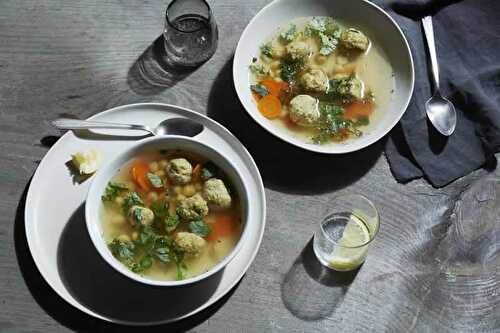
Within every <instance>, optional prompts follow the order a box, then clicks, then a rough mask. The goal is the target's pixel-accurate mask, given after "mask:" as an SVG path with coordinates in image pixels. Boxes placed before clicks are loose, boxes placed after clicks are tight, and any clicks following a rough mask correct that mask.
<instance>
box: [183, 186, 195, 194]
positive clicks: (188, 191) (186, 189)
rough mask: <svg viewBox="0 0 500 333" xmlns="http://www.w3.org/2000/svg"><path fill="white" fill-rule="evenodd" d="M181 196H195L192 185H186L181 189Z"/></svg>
mask: <svg viewBox="0 0 500 333" xmlns="http://www.w3.org/2000/svg"><path fill="white" fill-rule="evenodd" d="M182 194H184V195H185V196H186V197H192V196H193V195H195V194H196V188H195V187H194V185H192V184H187V185H185V186H184V188H183V189H182Z"/></svg>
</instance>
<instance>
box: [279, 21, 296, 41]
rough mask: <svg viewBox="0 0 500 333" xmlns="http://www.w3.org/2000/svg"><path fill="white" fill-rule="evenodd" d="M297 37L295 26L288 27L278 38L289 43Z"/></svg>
mask: <svg viewBox="0 0 500 333" xmlns="http://www.w3.org/2000/svg"><path fill="white" fill-rule="evenodd" d="M295 37H297V26H296V25H295V24H292V25H290V28H288V30H286V31H283V32H282V33H281V34H280V38H281V40H282V41H283V42H285V43H289V42H291V41H292V40H294V39H295Z"/></svg>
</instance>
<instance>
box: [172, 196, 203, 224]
mask: <svg viewBox="0 0 500 333" xmlns="http://www.w3.org/2000/svg"><path fill="white" fill-rule="evenodd" d="M177 214H179V216H180V217H181V218H182V219H183V220H185V221H192V220H198V219H201V218H203V217H204V216H206V215H207V214H208V205H207V202H206V201H205V199H203V197H202V196H201V195H199V194H195V195H193V196H192V197H189V198H186V199H182V200H180V201H179V204H178V205H177Z"/></svg>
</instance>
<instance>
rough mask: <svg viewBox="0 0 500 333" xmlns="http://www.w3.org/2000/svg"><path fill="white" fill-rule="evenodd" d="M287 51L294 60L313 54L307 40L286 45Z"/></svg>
mask: <svg viewBox="0 0 500 333" xmlns="http://www.w3.org/2000/svg"><path fill="white" fill-rule="evenodd" d="M286 53H287V54H288V56H289V57H290V58H292V59H293V60H297V59H302V58H305V57H308V56H309V55H310V54H311V49H310V48H309V45H308V44H307V43H305V42H301V41H294V42H291V43H290V44H288V45H287V46H286Z"/></svg>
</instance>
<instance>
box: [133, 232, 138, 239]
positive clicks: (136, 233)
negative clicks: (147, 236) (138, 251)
mask: <svg viewBox="0 0 500 333" xmlns="http://www.w3.org/2000/svg"><path fill="white" fill-rule="evenodd" d="M137 238H139V233H138V232H137V231H134V232H133V233H132V239H133V240H137Z"/></svg>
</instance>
